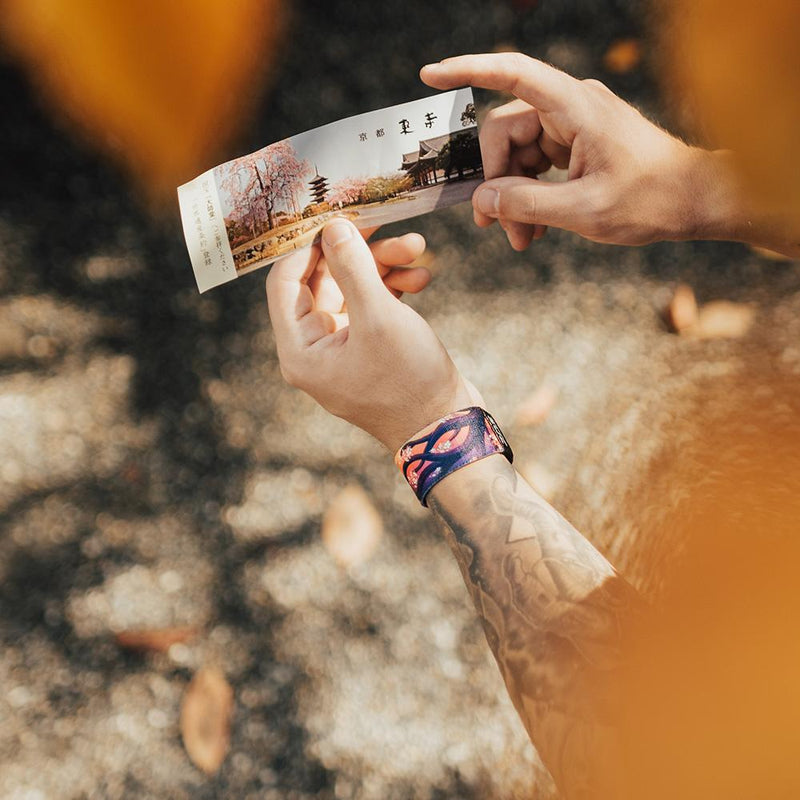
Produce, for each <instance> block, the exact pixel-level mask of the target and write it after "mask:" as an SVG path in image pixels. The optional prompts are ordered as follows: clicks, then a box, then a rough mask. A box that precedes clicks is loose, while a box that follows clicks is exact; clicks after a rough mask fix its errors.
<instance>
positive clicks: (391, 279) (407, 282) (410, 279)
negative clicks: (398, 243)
mask: <svg viewBox="0 0 800 800" xmlns="http://www.w3.org/2000/svg"><path fill="white" fill-rule="evenodd" d="M431 277H432V276H431V273H430V271H429V270H427V269H425V267H409V268H406V269H403V268H400V269H393V270H391V271H390V272H389V274H388V275H386V276H385V277H384V279H383V282H384V283H385V284H386V286H388V287H389V289H391V290H392V292H393V294H395V296H396V297H397V296H399V295H398V293H399V294H403V293H406V292H407V293H408V294H417V292H421V291H422V290H423V289H424V288H425V287H426V286H427V285H428V284H429V283H430V282H431Z"/></svg>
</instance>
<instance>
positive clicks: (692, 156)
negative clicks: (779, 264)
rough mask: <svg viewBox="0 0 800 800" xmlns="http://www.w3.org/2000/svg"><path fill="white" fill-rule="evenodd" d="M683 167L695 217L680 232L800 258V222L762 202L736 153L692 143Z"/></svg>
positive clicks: (690, 237)
mask: <svg viewBox="0 0 800 800" xmlns="http://www.w3.org/2000/svg"><path fill="white" fill-rule="evenodd" d="M683 171H684V173H685V181H684V182H685V184H686V186H688V187H690V188H689V194H690V196H691V199H690V201H689V203H688V204H687V205H688V207H689V208H690V209H691V211H690V215H691V219H689V220H687V221H686V235H685V236H681V237H680V238H683V239H709V240H720V241H732V242H743V243H745V244H751V245H756V246H758V247H765V248H768V249H769V250H775V251H776V252H779V253H784V254H785V255H787V256H790V257H793V258H800V222H798V220H794V219H790V218H789V216H788V215H783V214H781V213H779V212H775V211H772V212H770V211H768V210H765V209H764V208H763V207H761V205H760V204H759V203H758V202H757V201H756V200H755V199H754V198H753V196H752V194H751V193H750V192H748V191H747V189H746V188H745V187H744V186H743V185H742V183H741V181H740V179H739V177H738V175H737V172H736V169H735V163H734V157H733V154H732V153H730V152H729V151H726V150H715V151H709V150H701V149H700V148H690V152H689V157H688V159H687V161H686V163H685V164H684V166H683Z"/></svg>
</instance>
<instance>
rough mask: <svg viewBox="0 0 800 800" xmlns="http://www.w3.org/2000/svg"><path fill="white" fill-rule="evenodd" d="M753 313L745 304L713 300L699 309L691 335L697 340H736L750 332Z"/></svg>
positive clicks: (752, 309)
mask: <svg viewBox="0 0 800 800" xmlns="http://www.w3.org/2000/svg"><path fill="white" fill-rule="evenodd" d="M755 313H756V312H755V309H754V308H753V306H752V305H749V304H747V303H731V302H730V301H729V300H714V301H713V302H711V303H706V304H705V305H704V306H702V307H701V308H700V314H699V316H698V318H697V326H696V328H694V329H692V330H691V333H692V335H694V336H696V337H697V338H698V339H738V338H740V337H742V336H744V335H745V334H746V333H747V332H748V331H749V330H750V327H751V325H752V324H753V319H754V317H755Z"/></svg>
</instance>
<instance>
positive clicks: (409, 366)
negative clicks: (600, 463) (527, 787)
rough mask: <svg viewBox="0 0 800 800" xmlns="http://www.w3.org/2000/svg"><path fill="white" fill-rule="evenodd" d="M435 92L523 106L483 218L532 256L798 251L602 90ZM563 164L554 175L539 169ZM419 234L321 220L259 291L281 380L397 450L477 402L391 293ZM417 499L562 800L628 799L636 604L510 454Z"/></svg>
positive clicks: (489, 76) (685, 150) (430, 74)
mask: <svg viewBox="0 0 800 800" xmlns="http://www.w3.org/2000/svg"><path fill="white" fill-rule="evenodd" d="M422 78H423V80H424V81H425V82H426V83H428V84H429V85H431V86H434V87H436V88H439V89H449V88H452V87H455V86H461V85H465V84H471V85H473V86H480V87H484V88H490V89H497V90H502V91H508V92H511V93H512V94H514V95H515V96H516V97H517V99H516V100H515V101H513V102H511V103H509V104H508V105H506V106H504V107H502V108H500V109H497V110H496V111H493V112H492V113H491V114H490V115H489V118H488V119H487V121H486V122H485V123H484V125H483V128H482V131H481V149H482V152H483V157H484V165H485V175H486V177H487V180H486V182H485V183H484V184H483V185H482V186H481V187H479V188H478V189H477V190H476V192H475V195H474V197H473V207H474V211H475V221H476V223H477V224H478V225H480V226H483V227H485V226H488V225H491V224H492V223H493V222H494V221H496V220H498V221H499V222H500V224H501V225H502V226H503V227H504V229H505V231H506V233H507V235H508V238H509V241H510V242H511V244H512V246H513V247H515V248H517V249H524V248H525V247H527V246H528V245H529V244H530V242H531V241H532V240H533V239H534V238H536V237H538V236H541V235H542V234H543V233H544V231H545V229H546V227H547V226H556V227H560V228H564V229H566V230H571V231H575V232H576V233H579V234H581V235H582V236H585V237H587V238H589V239H592V240H594V241H598V242H610V243H616V244H645V243H648V242H653V241H656V240H660V239H688V238H709V239H717V238H719V239H733V240H739V241H746V242H750V243H754V244H760V245H762V246H766V247H770V248H772V249H774V250H779V251H782V252H785V253H789V254H796V255H800V244H798V242H800V237H798V236H797V232H796V231H794V232H793V229H792V226H791V225H787V224H785V223H783V222H781V221H779V220H776V219H774V218H768V217H764V216H759V214H758V212H757V211H756V210H754V209H752V208H749V206H748V203H747V200H746V198H744V197H743V195H742V193H741V192H740V190H739V189H738V187H737V184H736V181H735V179H734V178H733V177H732V173H731V171H730V169H729V163H728V161H729V155H728V154H725V153H710V152H707V151H703V150H699V149H698V148H693V147H689V146H688V145H686V144H684V143H683V142H681V141H680V140H678V139H675V138H674V137H672V136H670V135H669V134H667V133H666V132H664V131H663V130H661V129H660V128H658V127H657V126H655V125H653V124H652V123H650V122H649V121H647V120H646V119H644V117H642V116H641V114H639V112H637V111H636V110H635V109H633V108H632V107H631V106H629V105H628V104H626V103H624V102H623V101H622V100H620V99H619V98H618V97H616V96H615V95H613V94H612V93H611V92H610V91H609V90H608V89H606V88H605V87H604V86H602V84H599V83H597V82H596V81H577V80H575V79H574V78H571V77H570V76H568V75H566V74H565V73H563V72H560V71H558V70H556V69H554V68H552V67H550V66H548V65H545V64H542V63H541V62H539V61H535V60H534V59H530V58H527V57H525V56H521V55H519V54H495V55H482V56H463V57H459V58H455V59H448V60H447V61H445V62H442V63H441V64H438V65H429V66H427V67H425V68H424V69H423V71H422ZM553 164H555V165H556V166H559V167H563V168H566V169H567V171H568V172H567V180H566V182H563V183H545V182H542V181H539V180H537V179H536V176H537V175H539V174H541V173H542V172H543V171H545V170H546V169H548V168H549V167H550V166H551V165H553ZM424 247H425V243H424V240H423V239H422V237H421V236H418V235H416V234H408V235H406V236H402V237H399V238H395V239H387V240H385V241H383V242H377V243H375V244H373V245H368V244H367V243H366V242H365V240H364V238H363V237H362V236H361V235H360V234H359V233H358V231H357V230H356V229H355V227H354V226H353V225H352V224H351V223H350V222H348V221H346V220H333V221H331V222H330V223H329V224H328V225H327V226H326V228H325V230H324V231H323V236H322V243H321V245H320V246H316V247H313V248H311V249H309V250H305V251H300V252H298V253H296V254H294V255H292V256H290V257H288V258H286V259H284V260H282V261H280V262H278V263H277V264H275V265H274V266H273V267H272V269H271V271H270V274H269V276H268V278H267V299H268V303H269V312H270V317H271V320H272V324H273V329H274V332H275V339H276V343H277V350H278V357H279V359H280V364H281V371H282V373H283V375H284V377H285V378H286V380H287V381H288V382H289V383H290V384H292V385H293V386H296V387H298V388H300V389H302V390H303V391H305V392H307V393H308V394H310V395H311V396H312V397H314V398H315V399H316V400H317V401H318V402H319V403H320V404H321V405H322V406H323V407H325V408H326V409H328V410H329V411H330V412H331V413H333V414H335V415H337V416H340V417H342V418H344V419H346V420H348V421H350V422H351V423H353V424H354V425H357V426H358V427H360V428H362V429H364V430H365V431H367V432H368V433H370V434H371V435H373V436H374V437H375V438H377V439H378V440H379V441H380V442H382V443H383V444H384V445H385V446H386V447H387V448H388V449H389V450H390V451H392V452H394V451H396V450H397V449H398V448H399V447H400V446H401V445H402V444H403V443H404V442H405V441H406V440H407V439H409V438H410V437H411V436H413V435H414V434H415V433H416V432H417V431H419V430H421V429H422V428H424V427H425V426H427V425H428V424H430V423H431V422H432V421H434V420H436V419H438V418H439V417H442V416H444V415H445V414H447V413H449V412H451V411H453V410H456V409H459V408H464V407H467V406H471V405H483V401H482V398H481V397H480V394H479V393H478V392H477V390H476V389H475V388H474V387H473V386H472V385H471V384H470V383H469V382H468V381H467V380H465V379H464V378H463V377H462V376H461V375H460V374H459V372H458V370H457V369H456V367H455V365H454V364H453V362H452V360H451V358H450V356H449V355H448V353H447V351H446V350H445V348H444V347H443V345H442V343H441V342H440V341H439V339H438V338H437V336H436V334H435V333H434V332H433V330H431V328H430V327H429V326H428V324H427V323H426V322H425V321H424V320H423V319H422V318H421V317H420V316H419V315H418V314H416V312H414V311H413V310H412V309H411V308H409V307H408V306H406V305H405V304H404V303H403V302H402V301H401V300H400V295H401V294H402V292H404V291H410V292H414V291H420V290H421V289H423V288H424V287H425V286H426V285H427V283H428V281H429V279H430V275H429V274H428V273H427V271H426V270H420V269H419V268H408V265H410V264H412V263H413V261H414V259H415V258H417V257H418V256H419V255H421V253H422V251H423V250H424ZM428 502H429V505H430V508H431V509H432V512H433V514H434V515H435V517H436V518H437V520H438V521H439V523H440V525H441V527H442V530H443V532H444V535H445V538H446V539H447V541H448V542H449V544H450V546H451V548H452V550H453V553H454V555H455V557H456V559H457V561H458V563H459V566H460V567H461V571H462V574H463V576H464V581H465V584H466V587H467V590H468V591H469V594H470V596H471V597H472V600H473V602H474V604H475V608H476V611H477V613H478V615H479V616H480V618H481V620H482V622H483V625H484V629H485V631H486V637H487V640H488V642H489V645H490V647H491V648H492V651H493V653H494V655H495V658H496V660H497V663H498V666H499V668H500V671H501V672H502V674H503V677H504V679H505V682H506V686H507V687H508V691H509V694H510V696H511V698H512V700H513V702H514V704H515V706H516V708H517V711H518V712H519V714H520V717H521V719H522V721H523V723H524V724H525V726H526V729H527V731H528V733H529V735H530V737H531V740H532V741H533V743H534V744H535V746H536V747H537V749H538V751H539V753H540V754H541V756H542V759H543V761H544V763H545V764H546V765H547V767H548V768H549V769H550V771H551V772H552V774H553V777H554V779H555V781H556V783H557V784H558V786H559V787H560V789H561V791H562V793H563V795H564V796H565V797H568V798H595V797H596V798H608V797H625V796H628V795H629V791H628V787H625V786H624V784H623V776H625V775H626V774H627V773H628V772H629V770H626V769H624V768H623V767H622V762H621V758H622V756H621V754H620V744H619V737H620V734H619V730H620V724H619V720H618V718H617V715H618V714H619V713H621V709H623V708H624V706H625V703H624V702H623V701H622V700H621V698H620V696H619V695H620V692H621V691H622V687H623V686H624V685H625V679H624V676H625V670H626V665H627V662H628V658H629V643H630V642H631V641H632V639H633V638H634V634H633V631H634V629H635V628H636V627H637V626H638V625H639V624H640V622H639V620H640V618H641V616H642V612H643V607H642V602H641V600H640V599H639V597H638V596H637V595H636V593H635V592H634V591H633V590H632V589H631V587H630V586H629V585H628V584H627V583H626V582H625V581H624V580H623V579H622V578H621V577H620V576H619V575H617V573H616V572H615V571H614V569H613V567H612V566H611V565H610V564H609V563H608V562H607V561H606V560H605V559H604V558H603V556H602V555H601V554H600V553H599V552H598V551H597V550H596V549H595V548H594V547H593V546H592V545H591V544H590V543H589V541H588V540H587V539H585V538H584V537H583V536H581V535H580V534H579V533H578V532H577V531H576V530H575V529H574V528H573V527H572V526H571V525H570V524H569V523H568V522H567V521H566V520H565V519H563V517H561V516H560V515H559V514H558V512H556V511H555V510H554V509H553V508H552V507H550V506H549V505H548V504H547V503H546V502H545V501H544V500H543V499H542V498H541V497H539V495H537V494H536V492H535V491H534V490H533V489H532V488H531V487H530V486H529V485H528V484H527V483H526V482H525V481H524V480H523V478H522V477H521V476H520V475H519V474H517V473H516V471H515V470H514V469H513V467H512V466H511V465H509V464H508V462H507V461H506V460H505V459H504V458H503V457H502V456H491V457H489V458H486V459H483V460H481V461H478V462H475V463H473V464H470V465H469V466H467V467H464V468H462V469H460V470H458V471H456V472H454V473H452V474H450V475H449V476H447V477H446V478H445V479H444V480H442V481H440V482H439V483H438V484H437V485H436V486H435V487H434V489H433V490H432V491H431V493H430V495H429V497H428Z"/></svg>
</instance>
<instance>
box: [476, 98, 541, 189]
mask: <svg viewBox="0 0 800 800" xmlns="http://www.w3.org/2000/svg"><path fill="white" fill-rule="evenodd" d="M541 133H542V123H541V120H540V119H539V115H538V114H537V113H536V111H535V109H532V108H531V107H530V106H529V105H528V104H527V103H525V102H524V101H522V100H514V101H513V102H511V103H506V104H505V105H504V106H500V107H499V108H493V109H492V110H491V111H490V112H489V113H488V114H487V115H486V120H485V122H484V123H483V125H482V126H481V132H480V142H481V157H482V159H483V174H484V175H485V176H486V178H487V180H488V179H489V178H497V177H499V176H500V175H507V174H508V167H509V162H510V160H511V153H512V148H514V149H518V148H526V149H527V148H530V150H531V152H530V153H529V154H528V156H527V158H528V159H529V160H531V161H532V162H533V163H536V162H538V160H539V157H541V156H542V151H541V149H540V148H539V145H538V144H537V140H538V138H539V136H540V135H541ZM537 156H538V157H537Z"/></svg>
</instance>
